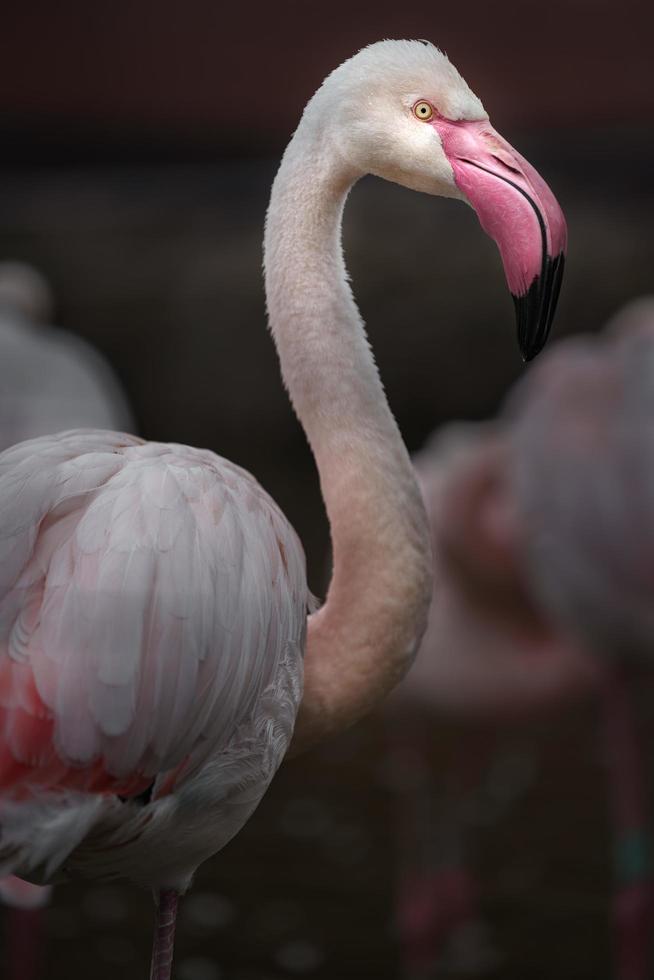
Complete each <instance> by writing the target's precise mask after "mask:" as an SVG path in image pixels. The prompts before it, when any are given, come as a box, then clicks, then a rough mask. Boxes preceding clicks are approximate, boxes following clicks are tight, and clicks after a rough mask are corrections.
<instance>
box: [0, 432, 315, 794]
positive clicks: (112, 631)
mask: <svg viewBox="0 0 654 980" xmlns="http://www.w3.org/2000/svg"><path fill="white" fill-rule="evenodd" d="M307 599H308V593H307V587H306V579H305V571H304V557H303V554H302V550H301V547H300V545H299V542H298V541H297V538H296V537H295V535H294V533H293V531H292V530H291V528H290V527H289V525H288V524H287V522H286V520H285V519H284V517H283V516H282V515H281V514H280V512H279V511H278V509H277V508H276V506H275V505H274V504H273V503H272V501H270V499H269V498H268V497H267V496H266V495H265V494H264V492H263V491H262V490H261V489H260V488H259V487H258V485H257V484H256V483H255V482H254V481H253V480H252V478H251V477H250V476H249V475H248V474H246V473H244V471H241V470H239V469H238V468H237V467H234V466H233V465H232V464H230V463H227V462H226V461H224V460H221V459H220V458H219V457H217V456H214V455H213V454H212V453H209V452H203V451H201V450H192V449H188V448H186V447H180V446H170V445H161V444H156V443H149V444H142V443H140V442H139V441H138V440H136V439H132V438H130V437H126V436H123V435H117V434H115V433H104V432H101V433H97V432H85V431H81V432H71V433H63V434H60V435H58V436H54V437H51V438H49V439H48V438H44V439H38V440H32V442H31V443H25V444H21V445H19V446H17V447H13V448H12V449H11V450H7V451H6V452H5V453H2V454H0V709H1V710H0V716H1V717H0V737H1V738H2V739H3V740H4V748H5V749H8V750H9V751H10V753H11V756H12V757H13V758H14V759H16V760H17V761H18V762H20V763H21V765H22V764H26V765H28V766H32V767H33V770H34V771H33V772H32V781H33V782H36V783H41V784H42V785H44V786H45V785H53V780H55V781H56V780H59V783H58V784H61V785H63V784H65V785H71V780H72V781H73V782H74V783H75V785H77V786H82V785H91V783H93V785H95V784H97V785H98V786H102V787H106V786H107V785H110V784H111V780H112V779H113V780H114V783H115V784H116V785H117V784H118V783H121V781H122V783H121V784H122V785H128V783H129V781H130V780H132V782H133V783H134V785H137V784H138V785H141V783H142V781H143V780H147V779H149V778H151V777H152V776H154V775H156V774H157V773H165V772H167V771H170V770H174V769H175V768H176V767H178V766H180V765H181V764H182V763H185V760H188V759H193V760H195V762H194V763H192V765H197V764H198V761H199V760H200V759H201V758H204V757H205V756H206V755H207V754H216V753H218V752H220V751H221V749H222V748H223V747H224V746H226V745H227V743H228V742H229V739H230V738H231V737H232V735H233V733H234V731H235V729H236V728H237V727H238V726H239V725H240V724H242V723H243V721H244V719H246V718H247V717H249V716H250V715H251V714H252V712H253V711H255V709H257V706H258V705H260V704H261V696H262V692H263V691H264V690H266V689H270V686H271V684H274V683H275V678H276V676H277V674H278V672H279V670H280V665H281V664H282V660H283V659H284V657H286V658H288V651H289V650H290V649H293V650H297V651H300V650H301V645H302V638H303V635H304V626H305V620H306V605H307ZM297 655H299V654H296V656H297ZM285 669H287V667H286V668H285ZM297 669H298V670H301V666H300V665H299V664H298V665H297ZM296 694H297V697H299V689H298V690H297V692H296ZM296 708H297V704H295V707H294V709H293V710H295V709H296ZM53 752H56V753H57V754H58V757H59V759H60V760H61V762H60V763H56V756H55V757H53V755H52V753H53ZM53 758H54V759H55V762H53ZM55 763H56V764H55ZM98 766H100V769H98ZM71 767H76V768H71ZM85 769H88V774H87V775H86V776H84V772H85ZM103 772H104V773H105V775H104V776H103V775H102V773H103ZM75 773H77V775H74V774H75ZM107 779H108V780H109V783H107ZM62 780H63V783H62ZM134 780H136V782H134ZM85 781H86V782H85ZM3 782H4V785H5V786H6V780H4V781H3ZM129 784H130V785H131V783H129Z"/></svg>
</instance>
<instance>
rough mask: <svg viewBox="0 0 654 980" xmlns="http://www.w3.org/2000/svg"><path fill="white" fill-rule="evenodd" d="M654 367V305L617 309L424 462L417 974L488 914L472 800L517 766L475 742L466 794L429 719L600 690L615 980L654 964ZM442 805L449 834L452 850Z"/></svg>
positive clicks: (412, 904) (395, 724)
mask: <svg viewBox="0 0 654 980" xmlns="http://www.w3.org/2000/svg"><path fill="white" fill-rule="evenodd" d="M653 365H654V301H652V300H645V299H641V300H638V301H636V302H634V303H631V304H630V305H629V306H628V307H627V308H626V309H624V310H623V311H621V312H620V314H618V315H617V316H616V317H614V318H613V319H612V321H611V322H610V327H609V329H608V330H607V331H606V339H602V340H600V341H597V340H594V341H588V340H583V341H580V340H578V339H575V340H574V341H571V342H567V343H563V344H560V345H558V349H556V350H555V351H552V352H550V354H549V355H548V356H546V357H545V358H544V360H543V361H541V362H540V364H539V365H538V368H537V369H536V370H535V372H530V374H529V375H528V377H527V378H526V379H525V380H524V381H522V382H520V383H519V389H518V393H517V394H516V395H514V396H512V397H511V398H510V399H509V410H508V412H507V413H505V417H504V418H503V419H501V420H500V422H499V423H495V424H488V423H486V424H483V425H450V426H448V427H446V428H445V430H444V431H441V432H439V433H438V434H437V436H436V437H435V438H433V439H432V440H431V441H430V443H428V445H427V447H426V448H425V449H424V450H423V451H422V452H421V453H420V454H419V455H418V456H417V457H415V459H414V463H415V465H416V470H417V474H418V478H419V481H420V485H421V489H422V491H423V497H424V499H425V503H426V506H427V512H428V515H429V522H430V527H431V534H432V543H433V554H434V577H435V585H434V598H433V602H432V606H431V609H430V615H429V624H428V627H427V631H426V633H425V636H424V639H423V642H422V644H421V648H420V651H419V654H418V657H417V661H416V664H415V665H414V667H413V668H412V670H411V671H410V672H409V674H408V676H407V677H406V678H405V679H404V680H403V682H402V683H401V684H400V685H399V686H398V688H397V689H396V690H395V691H394V692H393V694H392V696H391V698H390V699H389V702H388V703H387V706H386V708H387V711H386V721H387V726H388V734H389V739H390V743H391V752H392V756H391V758H394V759H395V762H396V763H397V762H398V761H400V762H401V770H402V772H404V774H405V779H404V781H403V782H400V784H399V785H398V789H400V790H402V792H401V793H398V795H397V810H398V838H399V840H400V842H401V852H400V853H401V854H402V858H403V860H402V865H401V867H400V888H399V891H398V925H399V933H400V940H401V946H402V952H403V957H404V960H405V970H406V975H407V976H418V975H423V973H424V974H425V975H431V973H430V971H431V970H433V968H434V963H435V961H436V960H437V959H438V958H439V957H440V956H441V955H442V953H443V948H444V945H445V942H444V941H445V940H446V939H447V938H448V937H449V936H450V935H452V934H453V933H455V932H456V930H457V928H458V927H459V926H463V925H464V924H465V923H466V922H469V921H470V920H472V919H473V918H474V917H475V915H476V913H477V891H478V890H477V886H476V882H475V880H474V877H473V876H472V874H471V873H470V871H469V869H468V868H467V867H466V864H465V860H462V858H464V857H465V852H466V850H467V841H466V831H465V817H464V816H463V814H464V811H465V809H466V805H465V799H466V796H468V797H469V796H470V794H471V792H472V791H474V792H479V791H480V787H481V786H482V784H483V780H484V775H485V771H486V770H487V769H488V768H489V763H492V762H493V761H495V762H497V760H498V757H497V748H496V745H495V744H494V741H493V740H492V739H489V737H488V732H487V731H484V732H483V735H482V739H480V738H479V735H477V737H476V738H475V735H474V731H473V732H471V734H470V736H469V737H468V738H464V739H463V740H461V739H459V740H458V744H457V755H456V759H457V761H458V770H459V772H458V784H457V785H456V786H455V787H454V790H453V791H452V789H451V788H450V793H449V794H448V793H447V789H446V788H444V787H443V785H442V781H441V782H440V784H439V785H438V786H436V785H435V783H434V780H433V779H432V777H431V772H430V762H429V743H430V741H431V738H432V735H431V731H430V729H429V727H427V726H425V724H424V719H425V717H432V718H434V717H436V718H440V719H443V718H444V717H448V716H450V717H452V716H454V717H458V718H460V719H464V720H465V719H467V720H470V721H474V720H476V719H479V718H485V719H487V720H488V719H490V720H492V721H493V722H494V723H495V724H496V723H497V722H498V721H501V722H503V727H504V729H506V727H507V725H510V724H511V723H514V724H515V723H516V722H518V721H520V720H521V719H524V718H525V717H527V716H529V717H531V716H533V714H534V713H535V712H539V713H541V714H544V713H546V712H549V713H550V714H551V713H553V712H554V711H555V710H556V709H557V708H558V707H559V706H560V705H561V704H562V702H564V701H573V700H576V699H579V698H581V697H583V696H589V695H591V694H594V695H595V696H596V697H597V700H598V703H599V706H600V719H601V726H600V736H601V744H602V747H603V750H604V746H605V750H604V754H605V755H606V760H607V781H608V789H609V793H608V796H609V802H610V812H611V816H612V823H613V834H614V841H615V845H614V846H615V854H616V859H615V875H616V894H615V897H614V935H615V942H614V948H615V975H616V977H619V978H620V980H646V978H647V977H648V976H649V975H650V972H651V962H650V961H651V955H650V949H649V946H650V943H649V936H650V935H651V925H652V918H653V916H654V903H653V899H654V889H653V885H652V877H651V872H650V871H649V868H648V850H649V841H648V838H647V829H646V828H647V806H646V799H645V797H646V794H645V790H644V787H645V784H646V780H645V778H644V769H643V761H642V759H641V755H642V750H641V746H640V745H639V738H638V732H637V726H636V725H635V722H634V717H633V713H632V711H631V708H630V702H631V690H630V686H631V681H632V672H633V664H631V663H630V661H631V660H633V658H634V654H637V653H638V650H639V649H640V656H642V657H644V656H646V655H648V650H649V648H650V647H651V641H652V637H653V635H654V620H652V617H651V603H650V598H649V591H650V588H649V572H648V568H649V562H650V556H651V543H652V515H651V506H650V504H651V494H649V492H648V486H649V484H650V482H651V476H650V472H649V471H650V468H651V456H652V453H651V450H652V437H651V432H652V415H653V414H654V398H653V395H654V384H653V380H652V379H653V378H654V374H653V373H652V366H653ZM516 404H517V408H516ZM527 556H528V557H527ZM552 566H554V567H552ZM494 756H495V759H493V757H494ZM444 798H445V799H444ZM462 801H463V803H462ZM435 815H436V816H437V817H438V820H439V821H440V823H444V824H445V825H446V826H447V830H448V835H449V836H448V839H447V842H446V848H448V853H447V855H446V857H447V860H445V861H443V860H442V857H443V855H442V854H439V848H438V842H437V841H436V840H435V839H434V838H435V834H436V829H435V823H436V820H435ZM453 835H454V837H455V839H456V847H455V848H452V838H453ZM441 850H442V849H441ZM425 855H427V858H426V860H425ZM453 857H454V858H455V863H454V864H453V863H452V858H453ZM439 859H441V860H440V862H439Z"/></svg>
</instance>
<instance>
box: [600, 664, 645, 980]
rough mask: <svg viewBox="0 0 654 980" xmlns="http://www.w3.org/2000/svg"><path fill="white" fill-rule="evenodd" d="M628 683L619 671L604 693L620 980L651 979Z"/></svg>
mask: <svg viewBox="0 0 654 980" xmlns="http://www.w3.org/2000/svg"><path fill="white" fill-rule="evenodd" d="M630 694H631V692H630V690H629V678H628V676H627V675H626V674H625V673H624V672H623V671H621V670H619V669H615V670H614V671H613V672H612V673H611V674H610V675H609V677H608V679H607V682H606V685H605V689H604V703H603V709H604V712H603V713H604V734H605V738H606V746H607V756H608V764H609V765H608V783H609V800H610V807H611V816H612V823H613V836H614V852H615V858H614V869H615V892H614V898H613V942H614V949H615V954H614V955H615V961H616V962H615V975H616V978H617V980H647V978H648V977H650V976H651V950H650V947H651V941H650V937H651V934H652V925H653V924H654V879H653V876H652V865H651V854H650V847H651V842H650V838H649V832H648V808H647V799H646V797H647V789H646V788H647V778H646V775H647V774H646V770H645V763H644V759H643V751H642V745H641V742H640V738H639V732H638V728H637V725H636V721H635V718H634V713H633V709H632V706H631V698H630Z"/></svg>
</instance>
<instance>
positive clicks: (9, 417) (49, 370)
mask: <svg viewBox="0 0 654 980" xmlns="http://www.w3.org/2000/svg"><path fill="white" fill-rule="evenodd" d="M54 305H55V304H54V297H53V294H52V290H51V288H50V286H49V284H48V282H47V280H46V279H45V278H44V277H43V276H42V275H41V274H40V273H39V272H38V271H37V270H36V269H35V268H33V267H32V266H29V265H26V264H25V263H22V262H9V261H5V262H0V451H2V450H3V449H7V448H8V447H9V446H13V445H15V444H16V443H18V442H22V441H23V440H25V439H33V438H35V437H37V436H43V435H47V434H50V433H53V432H58V431H61V430H63V429H68V428H71V427H72V426H91V427H103V428H111V429H117V430H126V431H129V432H131V431H133V429H134V423H133V420H132V416H131V413H130V411H129V409H128V407H127V401H126V399H125V396H124V395H123V392H122V390H121V388H120V385H119V383H118V381H117V380H116V378H115V377H114V375H113V374H112V372H111V369H110V368H109V365H108V364H107V363H106V362H105V361H104V359H103V358H102V357H101V356H100V354H99V353H98V352H97V351H96V350H95V349H94V348H93V347H91V346H90V345H88V344H86V343H84V342H83V341H82V340H81V339H80V338H79V337H76V336H75V335H73V334H71V333H67V332H66V331H64V330H59V329H57V328H55V327H52V326H51V325H50V321H51V319H52V315H53V312H54ZM50 890H51V889H50V887H49V886H47V885H44V886H40V885H33V884H31V883H30V882H28V881H23V880H21V879H20V878H17V877H15V876H11V875H10V876H8V877H7V878H2V879H0V898H1V899H2V901H3V902H4V903H5V904H6V905H8V906H9V907H10V909H11V910H12V911H10V912H9V913H8V915H7V927H6V945H7V950H8V953H7V955H6V957H5V962H6V964H7V974H6V975H7V977H8V978H9V980H32V978H33V977H36V976H37V975H38V972H39V964H40V958H41V953H42V943H41V934H42V931H43V919H42V911H41V910H42V909H43V908H44V907H45V906H46V905H47V904H48V901H49V898H50Z"/></svg>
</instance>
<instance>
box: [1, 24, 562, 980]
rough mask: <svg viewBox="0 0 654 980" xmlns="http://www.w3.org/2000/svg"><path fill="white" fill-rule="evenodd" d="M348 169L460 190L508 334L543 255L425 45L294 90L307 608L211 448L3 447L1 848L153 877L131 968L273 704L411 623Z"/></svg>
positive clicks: (334, 691)
mask: <svg viewBox="0 0 654 980" xmlns="http://www.w3.org/2000/svg"><path fill="white" fill-rule="evenodd" d="M369 172H372V173H375V174H377V175H379V176H382V177H386V178H387V179H390V180H395V181H400V182H401V183H403V184H406V185H407V186H409V187H411V188H414V189H417V190H422V191H426V192H428V193H432V194H442V195H446V196H451V197H458V198H462V199H464V200H467V201H468V202H469V203H471V204H472V205H473V206H474V207H475V208H476V209H477V211H478V214H479V217H480V220H481V223H482V225H483V226H484V227H485V228H486V229H487V230H488V231H489V232H490V233H491V235H493V237H495V239H496V240H497V242H498V245H499V247H500V251H501V253H502V257H503V260H504V265H505V269H506V274H507V279H508V282H509V286H510V288H511V290H512V292H513V294H514V296H515V298H516V308H517V311H518V339H519V342H520V345H521V348H522V351H523V354H524V356H525V357H531V356H533V355H534V354H535V353H537V352H538V350H539V349H540V347H541V346H542V344H543V343H544V342H545V339H546V337H547V333H548V331H549V328H550V325H551V320H552V315H553V312H554V305H555V303H556V296H557V293H558V287H559V284H560V276H561V272H562V262H563V251H564V248H565V222H564V219H563V216H562V214H561V211H560V209H559V207H558V205H557V203H556V201H555V199H554V197H553V195H552V194H551V192H550V191H549V189H548V188H547V186H546V185H545V184H544V182H543V181H542V179H541V178H540V177H539V175H538V174H537V173H536V172H535V171H534V170H533V169H532V168H531V167H530V165H529V164H528V163H527V162H526V161H525V160H523V159H522V158H521V157H520V156H519V155H518V154H517V153H516V152H515V151H514V150H513V149H512V148H511V147H510V146H509V145H508V144H507V143H506V142H505V141H504V140H503V139H502V138H501V137H500V136H499V135H498V134H497V133H496V132H495V131H494V130H493V129H492V128H491V126H490V123H489V122H488V118H487V116H486V113H485V111H484V109H483V107H482V105H481V103H480V102H479V100H478V99H477V97H476V96H475V95H473V93H472V92H471V91H470V89H469V88H468V86H467V85H466V83H465V82H464V81H463V79H462V78H461V77H460V75H459V74H458V72H457V71H456V69H455V68H454V67H453V66H452V65H451V64H450V62H449V61H448V60H447V58H446V57H445V56H444V55H443V54H441V53H440V52H439V51H438V50H437V49H436V48H434V47H433V46H431V45H429V44H423V43H422V42H402V41H385V42H381V43H379V44H376V45H372V46H370V47H369V48H366V49H364V50H363V51H361V52H360V53H359V54H358V55H356V56H355V57H354V58H352V59H351V60H350V61H348V62H346V63H345V64H343V65H342V66H341V67H340V68H338V69H337V70H336V71H334V72H333V73H332V74H331V75H330V76H329V77H328V79H327V80H326V81H325V83H324V84H323V86H322V87H321V88H320V89H319V90H318V92H317V93H316V95H315V96H314V98H313V99H312V100H311V101H310V102H309V104H308V106H307V108H306V109H305V112H304V115H303V117H302V120H301V122H300V125H299V127H298V129H297V131H296V133H295V135H294V137H293V139H292V140H291V143H290V145H289V147H288V149H287V151H286V153H285V155H284V159H283V162H282V165H281V167H280V170H279V173H278V175H277V177H276V180H275V183H274V186H273V190H272V196H271V201H270V208H269V211H268V217H267V224H266V235H265V262H266V293H267V300H268V309H269V315H270V325H271V330H272V334H273V339H274V341H275V343H276V346H277V350H278V353H279V357H280V363H281V369H282V375H283V378H284V381H285V384H286V386H287V388H288V390H289V394H290V396H291V400H292V402H293V405H294V407H295V410H296V412H297V415H298V417H299V418H300V420H301V422H302V424H303V426H304V428H305V431H306V433H307V437H308V439H309V442H310V444H311V448H312V450H313V452H314V455H315V458H316V462H317V466H318V470H319V474H320V480H321V487H322V492H323V496H324V499H325V504H326V508H327V513H328V517H329V520H330V526H331V534H332V541H333V547H334V556H335V561H334V575H333V578H332V581H331V584H330V588H329V593H328V596H327V600H326V603H325V605H324V606H323V607H322V608H321V609H320V610H319V611H318V612H316V613H315V614H314V615H312V616H310V617H309V620H308V623H307V609H310V608H311V598H310V595H309V592H308V588H307V583H306V577H305V567H304V556H303V553H302V549H301V546H300V543H299V541H298V538H297V536H296V535H295V533H294V531H293V529H292V528H291V526H290V524H289V523H288V522H287V521H286V519H285V518H284V516H283V515H282V513H281V512H280V511H279V509H278V508H277V507H276V505H275V504H274V502H273V501H272V500H271V499H270V497H269V496H268V495H267V494H266V493H265V492H264V491H263V490H262V489H261V487H260V486H259V485H258V484H257V483H256V482H255V480H254V479H253V478H252V477H251V476H250V475H249V474H248V473H246V472H245V471H244V470H242V469H240V468H239V467H237V466H235V465H234V464H232V463H229V462H228V461H226V460H224V459H221V458H220V457H218V456H216V455H215V454H214V453H212V452H209V451H208V450H200V449H191V448H189V447H186V446H179V445H168V444H160V443H144V442H142V441H141V440H140V439H137V438H135V437H132V436H128V435H121V434H117V433H113V432H103V431H72V432H66V433H61V434H59V435H56V436H50V437H45V438H42V439H38V440H33V441H31V442H27V443H22V444H20V445H18V446H15V447H13V448H12V449H9V450H7V451H5V452H4V453H3V454H2V455H0V575H1V582H0V596H1V598H0V621H1V623H2V640H1V642H2V644H3V647H4V651H3V657H2V661H1V662H0V706H1V708H2V712H3V742H2V746H1V751H0V787H1V788H2V797H1V798H0V825H1V827H2V847H1V848H0V858H2V862H1V867H2V869H3V870H4V872H5V873H7V872H17V873H19V874H21V875H23V876H24V877H27V878H29V879H32V880H36V881H44V880H50V879H55V878H57V877H59V876H66V875H86V876H93V877H118V876H122V877H125V878H128V879H130V880H131V881H133V882H136V883H137V884H141V885H144V886H147V887H150V888H153V889H154V890H155V892H156V893H157V894H158V925H157V928H156V932H155V943H154V950H153V959H152V974H151V975H152V978H153V980H165V978H168V977H170V975H171V968H172V967H171V964H172V950H173V936H174V926H175V917H176V910H177V902H178V896H179V895H180V893H182V892H183V891H184V890H185V889H186V888H188V886H189V884H190V882H191V879H192V877H193V873H194V871H195V869H196V868H197V867H198V865H199V864H200V863H201V862H202V861H204V860H206V859H207V858H208V857H210V856H211V855H213V854H215V853H216V852H217V851H219V850H220V849H221V848H222V847H223V846H224V844H226V843H227V841H228V840H229V839H230V838H231V837H232V836H233V835H234V834H235V833H237V831H238V830H239V829H240V828H241V827H242V826H243V824H244V823H245V821H246V820H247V819H248V817H249V816H250V814H251V813H252V812H253V810H254V809H255V807H256V806H257V804H258V803H259V801H260V799H261V798H262V796H263V794H264V793H265V791H266V789H267V787H268V785H269V783H270V780H271V779H272V777H273V775H274V773H275V771H276V769H277V767H278V766H279V764H280V762H281V760H282V759H283V757H284V755H285V753H286V751H287V749H288V747H289V744H290V742H291V736H292V733H293V731H294V724H295V720H296V713H297V714H298V717H297V726H296V729H295V736H294V746H295V748H296V749H299V748H302V747H305V746H306V745H308V744H310V743H311V742H314V741H317V740H318V739H320V738H322V737H324V736H326V735H328V734H329V733H331V732H334V731H337V730H338V729H340V728H342V727H343V726H345V725H347V724H349V723H351V722H352V721H354V720H355V719H356V718H358V717H359V716H360V715H362V714H363V713H364V712H365V711H366V710H368V709H369V708H370V707H372V705H373V704H375V703H376V702H377V701H378V700H379V699H380V698H382V697H383V696H384V695H385V694H386V693H387V692H388V691H389V690H390V688H391V687H393V686H394V684H395V683H396V682H397V681H398V680H399V678H400V677H401V676H402V674H403V673H404V671H405V670H406V669H407V667H408V665H409V663H410V661H411V659H412V656H413V652H414V650H415V649H416V647H417V645H418V643H419V641H420V638H421V636H422V633H423V630H424V626H425V621H426V615H427V608H428V605H429V600H430V592H431V589H430V581H431V560H430V554H429V539H428V534H427V527H426V516H425V512H424V507H423V504H422V501H421V498H420V494H419V491H418V488H417V485H416V481H415V476H414V473H413V470H412V467H411V464H410V461H409V458H408V455H407V452H406V450H405V447H404V445H403V443H402V440H401V437H400V434H399V431H398V428H397V425H396V423H395V421H394V419H393V416H392V415H391V412H390V409H389V407H388V404H387V401H386V398H385V396H384V392H383V389H382V386H381V382H380V380H379V376H378V373H377V370H376V367H375V364H374V361H373V358H372V355H371V352H370V348H369V346H368V344H367V341H366V338H365V332H364V328H363V324H362V321H361V319H360V317H359V314H358V311H357V308H356V305H355V303H354V299H353V297H352V294H351V292H350V289H349V286H348V283H347V277H346V272H345V266H344V261H343V255H342V250H341V244H340V224H341V216H342V211H343V207H344V204H345V199H346V196H347V193H348V191H349V189H350V187H351V186H352V184H353V183H354V182H355V181H356V180H357V179H358V178H359V177H361V176H362V175H363V174H365V173H369ZM517 242H519V243H520V247H517V245H516V243H517ZM305 647H306V656H304V657H303V654H304V652H305ZM303 673H304V694H303V696H302V682H303ZM300 701H301V704H300ZM298 709H299V713H298Z"/></svg>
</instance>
